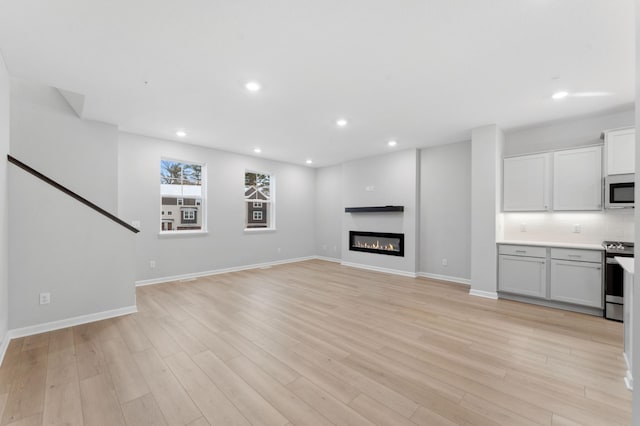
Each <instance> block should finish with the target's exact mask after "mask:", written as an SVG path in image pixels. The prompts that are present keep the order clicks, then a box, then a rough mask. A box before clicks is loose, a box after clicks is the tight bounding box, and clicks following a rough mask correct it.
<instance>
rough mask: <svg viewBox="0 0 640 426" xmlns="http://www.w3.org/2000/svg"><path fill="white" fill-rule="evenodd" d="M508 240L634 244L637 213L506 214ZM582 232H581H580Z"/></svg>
mask: <svg viewBox="0 0 640 426" xmlns="http://www.w3.org/2000/svg"><path fill="white" fill-rule="evenodd" d="M503 226H504V228H503V229H504V239H505V240H517V241H551V242H568V243H585V244H600V243H601V242H602V241H604V240H612V241H631V242H633V241H634V236H635V234H634V209H616V210H605V211H602V212H566V213H565V212H553V213H543V212H532V213H504V217H503ZM576 231H579V232H576Z"/></svg>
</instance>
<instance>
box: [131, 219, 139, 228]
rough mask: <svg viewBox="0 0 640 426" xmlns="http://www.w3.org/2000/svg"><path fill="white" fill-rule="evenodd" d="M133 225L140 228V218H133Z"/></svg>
mask: <svg viewBox="0 0 640 426" xmlns="http://www.w3.org/2000/svg"><path fill="white" fill-rule="evenodd" d="M131 226H133V227H134V228H138V229H140V221H139V220H132V221H131Z"/></svg>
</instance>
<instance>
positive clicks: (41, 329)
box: [7, 305, 138, 339]
mask: <svg viewBox="0 0 640 426" xmlns="http://www.w3.org/2000/svg"><path fill="white" fill-rule="evenodd" d="M136 312H138V308H137V307H136V306H135V305H133V306H126V307H124V308H118V309H111V310H109V311H102V312H96V313H95V314H88V315H80V316H77V317H73V318H66V319H63V320H59V321H52V322H45V323H44V324H36V325H30V326H28V327H22V328H14V329H13V330H9V332H8V333H7V334H8V335H9V338H11V339H16V338H18V337H25V336H31V335H33V334H40V333H46V332H47V331H54V330H59V329H61V328H67V327H73V326H74V325H80V324H86V323H88V322H94V321H100V320H104V319H108V318H114V317H119V316H122V315H127V314H133V313H136Z"/></svg>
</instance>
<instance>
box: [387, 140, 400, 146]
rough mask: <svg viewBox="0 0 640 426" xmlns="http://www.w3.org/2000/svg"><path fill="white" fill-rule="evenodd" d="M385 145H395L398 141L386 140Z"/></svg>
mask: <svg viewBox="0 0 640 426" xmlns="http://www.w3.org/2000/svg"><path fill="white" fill-rule="evenodd" d="M387 145H389V146H396V145H398V142H396V141H389V142H387Z"/></svg>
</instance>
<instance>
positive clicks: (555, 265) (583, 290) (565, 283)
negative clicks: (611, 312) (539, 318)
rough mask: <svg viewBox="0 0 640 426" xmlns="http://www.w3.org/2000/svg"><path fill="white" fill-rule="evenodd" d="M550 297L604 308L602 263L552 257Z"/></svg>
mask: <svg viewBox="0 0 640 426" xmlns="http://www.w3.org/2000/svg"><path fill="white" fill-rule="evenodd" d="M549 288H550V295H549V296H550V298H551V300H558V301H560V302H567V303H573V304H575V305H584V306H592V307H594V308H603V307H604V306H603V296H602V265H601V264H600V263H589V262H574V261H570V260H557V259H551V285H550V286H549Z"/></svg>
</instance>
